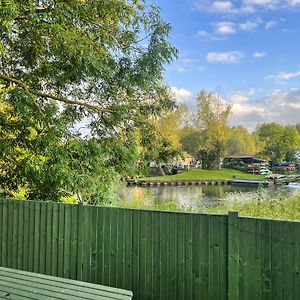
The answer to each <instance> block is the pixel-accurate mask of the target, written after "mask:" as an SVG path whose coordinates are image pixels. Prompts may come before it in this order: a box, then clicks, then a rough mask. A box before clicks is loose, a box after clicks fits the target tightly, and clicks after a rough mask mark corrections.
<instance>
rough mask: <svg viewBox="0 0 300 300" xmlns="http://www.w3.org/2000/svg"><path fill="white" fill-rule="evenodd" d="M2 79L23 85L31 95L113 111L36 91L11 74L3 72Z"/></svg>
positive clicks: (94, 109)
mask: <svg viewBox="0 0 300 300" xmlns="http://www.w3.org/2000/svg"><path fill="white" fill-rule="evenodd" d="M0 79H3V80H5V81H8V82H11V83H14V84H16V85H18V86H19V87H21V88H22V89H23V90H24V91H25V92H27V93H28V94H30V95H34V96H37V97H42V98H47V99H51V100H54V101H59V102H63V103H66V104H71V105H78V106H81V107H85V108H87V109H89V110H92V111H94V112H97V113H103V112H112V110H111V109H108V108H103V107H99V106H97V105H93V104H89V103H85V102H82V101H79V100H72V99H68V98H65V97H59V96H56V95H52V94H47V93H41V92H38V91H35V90H33V89H31V88H30V87H29V86H28V85H27V84H25V83H24V82H22V81H20V80H18V79H15V78H12V77H10V76H7V75H4V74H1V73H0Z"/></svg>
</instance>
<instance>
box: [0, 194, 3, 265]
mask: <svg viewBox="0 0 300 300" xmlns="http://www.w3.org/2000/svg"><path fill="white" fill-rule="evenodd" d="M2 230H3V200H2V199H0V266H2V263H3V262H2V234H3V233H2Z"/></svg>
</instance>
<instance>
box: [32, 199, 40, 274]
mask: <svg viewBox="0 0 300 300" xmlns="http://www.w3.org/2000/svg"><path fill="white" fill-rule="evenodd" d="M34 213H35V214H34V254H33V261H34V266H33V271H34V272H37V273H39V260H40V224H41V203H40V202H35V203H34Z"/></svg>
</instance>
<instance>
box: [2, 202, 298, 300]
mask: <svg viewBox="0 0 300 300" xmlns="http://www.w3.org/2000/svg"><path fill="white" fill-rule="evenodd" d="M299 240H300V223H299V222H282V221H273V220H263V219H255V218H244V217H239V216H238V214H237V213H230V214H229V216H221V215H205V214H189V213H176V212H159V211H146V210H134V209H122V208H112V207H100V206H86V205H82V204H79V205H69V204H59V203H43V202H35V201H16V200H5V199H0V251H1V253H0V254H1V255H0V265H1V266H4V267H13V268H18V269H22V270H26V271H34V272H38V273H44V274H47V275H53V276H60V277H65V278H71V279H77V280H83V281H88V282H92V283H98V284H103V285H110V286H113V287H118V288H123V289H129V290H132V291H133V293H134V298H135V299H139V300H148V299H161V300H163V299H172V300H173V299H174V300H177V299H178V300H181V299H182V300H183V299H184V300H189V299H190V300H193V299H213V300H215V299H216V300H218V299H230V300H235V299H261V300H265V299H282V300H283V299H295V300H296V299H300V246H299V244H300V242H299Z"/></svg>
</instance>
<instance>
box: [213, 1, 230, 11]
mask: <svg viewBox="0 0 300 300" xmlns="http://www.w3.org/2000/svg"><path fill="white" fill-rule="evenodd" d="M233 9H234V5H233V4H232V2H230V1H215V2H213V4H212V5H211V10H212V11H214V12H220V13H228V12H231V11H233Z"/></svg>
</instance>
